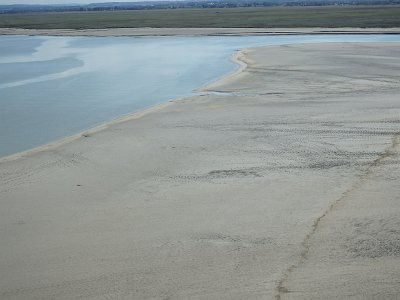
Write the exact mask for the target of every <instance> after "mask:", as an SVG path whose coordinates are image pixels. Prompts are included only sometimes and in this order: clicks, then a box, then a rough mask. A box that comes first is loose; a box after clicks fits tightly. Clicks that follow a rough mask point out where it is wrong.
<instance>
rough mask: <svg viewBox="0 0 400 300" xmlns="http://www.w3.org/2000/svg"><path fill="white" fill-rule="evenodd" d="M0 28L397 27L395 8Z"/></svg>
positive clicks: (25, 18)
mask: <svg viewBox="0 0 400 300" xmlns="http://www.w3.org/2000/svg"><path fill="white" fill-rule="evenodd" d="M0 27H10V28H38V29H50V28H53V29H57V28H68V29H87V28H118V27H133V28H135V27H164V28H168V27H169V28H172V27H179V28H182V27H188V28H193V27H200V28H201V27H203V28H206V27H225V28H226V27H255V28H256V27H327V28H329V27H367V28H374V27H375V28H376V27H384V28H387V27H400V6H364V7H273V8H223V9H175V10H173V9H168V10H145V11H114V12H110V11H107V12H69V13H34V14H3V15H0Z"/></svg>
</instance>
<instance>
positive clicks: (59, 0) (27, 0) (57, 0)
mask: <svg viewBox="0 0 400 300" xmlns="http://www.w3.org/2000/svg"><path fill="white" fill-rule="evenodd" d="M135 1H146V0H0V5H2V4H3V5H8V4H70V3H74V4H87V3H99V2H135Z"/></svg>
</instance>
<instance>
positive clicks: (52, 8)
mask: <svg viewBox="0 0 400 300" xmlns="http://www.w3.org/2000/svg"><path fill="white" fill-rule="evenodd" d="M332 5H334V6H346V5H400V0H214V1H208V0H204V1H148V2H107V3H91V4H82V5H78V4H75V5H73V4H72V5H25V4H14V5H0V14H9V13H31V12H77V11H115V10H121V11H122V10H151V9H181V8H238V7H270V6H332Z"/></svg>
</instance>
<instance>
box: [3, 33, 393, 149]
mask: <svg viewBox="0 0 400 300" xmlns="http://www.w3.org/2000/svg"><path fill="white" fill-rule="evenodd" d="M346 41H347V42H361V41H368V42H374V41H400V36H399V35H308V36H307V35H298V36H253V37H145V38H143V37H140V38H134V37H107V38H98V37H30V36H0V156H6V155H10V154H13V153H16V152H20V151H24V150H28V149H31V148H34V147H37V146H40V145H43V144H46V143H49V142H51V141H54V140H57V139H60V138H63V137H65V136H69V135H72V134H75V133H78V132H80V131H82V130H85V129H88V128H91V127H94V126H96V125H98V124H101V123H104V122H107V121H111V120H113V119H115V118H118V117H120V116H122V115H125V114H128V113H131V112H134V111H138V110H140V109H143V108H146V107H149V106H152V105H155V104H158V103H162V102H166V101H168V100H170V99H174V98H178V97H182V96H188V95H191V94H192V93H193V91H194V90H195V89H196V88H199V87H201V86H203V85H205V84H207V83H209V82H210V81H213V80H215V79H217V78H218V77H221V76H223V75H225V74H227V73H229V72H231V71H233V70H234V69H235V68H236V67H237V66H236V65H235V64H233V63H232V62H231V61H230V58H231V56H232V54H233V53H234V51H235V50H237V49H241V48H247V47H256V46H263V45H279V44H292V43H312V42H346Z"/></svg>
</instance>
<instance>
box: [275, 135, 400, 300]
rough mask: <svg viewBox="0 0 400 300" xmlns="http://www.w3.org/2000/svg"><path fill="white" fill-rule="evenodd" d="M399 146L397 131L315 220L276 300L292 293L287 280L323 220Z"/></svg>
mask: <svg viewBox="0 0 400 300" xmlns="http://www.w3.org/2000/svg"><path fill="white" fill-rule="evenodd" d="M399 146H400V132H397V133H396V134H395V135H394V136H393V138H392V144H391V145H390V146H389V147H388V148H386V149H385V151H384V152H383V153H382V154H381V155H380V156H379V157H378V158H376V159H375V160H373V161H372V162H371V163H370V164H369V166H368V167H367V169H366V170H365V172H364V173H363V174H361V175H360V177H359V180H358V181H357V182H356V183H354V185H353V186H352V187H351V188H350V189H348V190H347V191H345V192H344V193H343V195H342V196H341V197H340V198H339V199H337V200H336V201H334V202H333V203H332V204H331V205H330V206H329V207H328V208H327V210H326V211H325V212H324V213H323V214H322V215H321V216H319V217H318V218H317V219H316V220H315V221H314V222H313V225H312V226H311V230H310V232H309V233H307V234H306V236H305V237H304V239H303V241H302V242H301V246H302V248H303V251H302V252H301V253H300V255H299V258H298V261H297V262H296V263H294V264H292V265H291V266H289V268H287V269H286V271H285V272H284V273H283V275H282V278H281V279H280V280H279V281H278V283H277V285H276V288H275V299H276V300H281V299H282V297H283V296H284V295H285V294H286V293H290V290H289V289H288V287H287V280H288V279H289V276H290V274H291V273H292V272H293V271H294V270H295V269H297V268H299V267H300V266H301V265H302V264H303V263H304V262H305V261H306V259H307V258H308V255H309V251H310V247H311V243H310V240H311V238H312V237H313V235H314V234H315V232H316V231H317V230H318V228H319V224H320V223H321V221H322V220H323V219H324V218H325V217H326V216H328V215H329V214H330V213H331V212H332V211H333V210H334V209H335V208H336V206H337V205H338V204H340V203H341V202H343V201H344V200H345V199H346V198H347V197H349V196H350V195H351V194H352V193H353V192H354V191H356V190H358V189H359V188H361V187H362V185H363V184H364V182H365V181H366V180H367V179H368V178H369V177H370V176H371V175H372V174H373V172H374V169H375V168H376V167H378V166H379V165H381V164H382V163H383V161H384V160H386V159H388V158H391V157H392V156H394V155H396V154H397V152H398V149H397V148H398V147H399Z"/></svg>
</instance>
